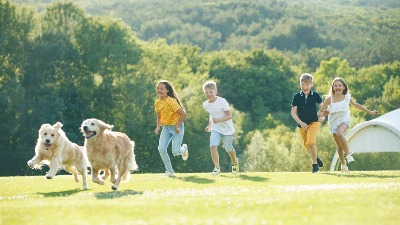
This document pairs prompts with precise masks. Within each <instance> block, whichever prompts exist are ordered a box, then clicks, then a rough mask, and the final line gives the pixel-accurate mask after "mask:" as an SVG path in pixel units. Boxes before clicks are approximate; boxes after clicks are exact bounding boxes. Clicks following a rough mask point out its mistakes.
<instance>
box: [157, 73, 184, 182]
mask: <svg viewBox="0 0 400 225" xmlns="http://www.w3.org/2000/svg"><path fill="white" fill-rule="evenodd" d="M156 90H157V95H158V99H157V100H156V101H155V103H154V108H155V110H156V112H157V127H156V129H155V130H154V133H155V134H156V135H158V133H159V132H160V128H161V127H162V130H161V134H160V140H159V142H158V151H159V152H160V156H161V159H162V161H163V162H164V166H165V169H166V175H167V176H169V177H175V173H174V170H173V169H172V164H171V159H170V158H169V156H168V153H167V148H168V145H169V143H170V142H171V140H172V154H173V155H174V156H178V155H182V159H183V160H187V159H188V157H189V152H188V147H187V145H186V144H183V145H182V140H183V134H184V133H185V126H184V124H183V120H184V119H185V117H186V112H185V109H184V108H183V105H182V102H181V101H180V100H179V97H178V94H177V93H176V91H175V88H174V87H173V86H172V85H171V84H170V83H169V82H168V81H166V80H161V81H159V82H158V83H157V89H156ZM181 145H182V146H181Z"/></svg>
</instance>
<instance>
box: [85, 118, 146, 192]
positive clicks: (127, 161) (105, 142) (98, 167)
mask: <svg viewBox="0 0 400 225" xmlns="http://www.w3.org/2000/svg"><path fill="white" fill-rule="evenodd" d="M113 127H114V126H113V125H109V124H106V123H105V122H103V121H101V120H98V119H94V118H93V119H87V120H85V121H83V122H82V125H81V132H82V133H83V136H84V137H85V149H86V153H87V157H88V160H89V162H90V164H91V174H92V181H93V182H94V183H97V184H101V185H104V180H105V179H106V178H107V177H108V176H110V175H111V178H110V180H111V182H112V183H113V184H114V185H112V187H111V188H112V189H113V190H117V189H118V186H119V184H120V182H121V179H122V180H123V181H129V179H130V172H131V170H137V168H138V166H137V164H136V159H135V153H134V147H135V143H134V142H133V141H131V140H130V139H129V137H128V136H127V135H126V134H124V133H121V132H115V131H111V129H112V128H113ZM100 171H104V176H102V177H101V178H99V172H100Z"/></svg>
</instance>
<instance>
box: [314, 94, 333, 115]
mask: <svg viewBox="0 0 400 225" xmlns="http://www.w3.org/2000/svg"><path fill="white" fill-rule="evenodd" d="M329 104H331V98H330V97H328V98H326V99H325V101H324V103H322V104H321V105H320V106H319V111H318V112H317V116H318V117H325V116H326V115H328V114H329V111H328V110H326V109H327V108H328V105H329Z"/></svg>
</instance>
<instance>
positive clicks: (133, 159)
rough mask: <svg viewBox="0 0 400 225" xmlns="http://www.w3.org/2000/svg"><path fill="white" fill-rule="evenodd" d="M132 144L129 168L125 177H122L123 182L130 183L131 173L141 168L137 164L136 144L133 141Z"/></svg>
mask: <svg viewBox="0 0 400 225" xmlns="http://www.w3.org/2000/svg"><path fill="white" fill-rule="evenodd" d="M131 144H132V152H131V154H129V156H128V157H129V159H128V160H129V163H128V166H127V168H128V169H127V171H126V173H124V175H123V176H122V180H123V181H124V182H128V181H129V179H130V176H131V171H137V170H138V168H139V166H138V165H137V163H136V156H135V142H133V141H131Z"/></svg>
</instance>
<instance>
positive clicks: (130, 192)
mask: <svg viewBox="0 0 400 225" xmlns="http://www.w3.org/2000/svg"><path fill="white" fill-rule="evenodd" d="M142 194H143V192H142V191H134V190H125V191H110V192H100V193H95V194H94V196H95V197H96V198H97V199H114V198H122V197H125V196H130V195H142Z"/></svg>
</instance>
